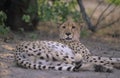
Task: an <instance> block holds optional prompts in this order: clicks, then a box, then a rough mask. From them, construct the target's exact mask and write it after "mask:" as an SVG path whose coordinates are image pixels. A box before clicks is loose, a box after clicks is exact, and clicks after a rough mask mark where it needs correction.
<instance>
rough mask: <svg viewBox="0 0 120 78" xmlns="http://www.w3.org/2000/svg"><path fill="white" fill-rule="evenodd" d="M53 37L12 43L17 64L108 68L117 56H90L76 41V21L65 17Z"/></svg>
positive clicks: (35, 67) (103, 70) (107, 70)
mask: <svg viewBox="0 0 120 78" xmlns="http://www.w3.org/2000/svg"><path fill="white" fill-rule="evenodd" d="M58 29H59V38H60V39H59V40H57V41H47V40H43V41H42V40H38V41H23V42H21V43H20V44H18V45H17V46H16V50H15V51H16V52H15V60H16V62H17V64H18V65H19V66H22V67H25V68H31V69H40V70H47V69H49V70H50V69H52V70H65V71H81V70H94V71H97V72H98V71H99V72H111V71H112V69H113V68H114V67H115V65H116V64H120V58H110V57H100V56H93V55H92V54H91V53H90V51H89V50H88V49H87V48H86V47H85V46H84V45H83V44H82V43H81V42H80V40H79V38H80V30H81V27H80V25H79V24H77V23H75V22H74V21H73V20H71V19H70V20H67V21H66V22H64V23H63V24H61V25H60V26H59V27H58Z"/></svg>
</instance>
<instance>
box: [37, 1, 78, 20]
mask: <svg viewBox="0 0 120 78" xmlns="http://www.w3.org/2000/svg"><path fill="white" fill-rule="evenodd" d="M76 5H77V1H76V0H71V1H68V2H65V1H64V0H54V1H53V2H52V1H48V0H38V15H39V19H40V20H41V21H54V22H57V21H65V20H66V19H67V17H69V16H71V17H72V18H74V20H75V21H78V20H80V12H78V10H76Z"/></svg>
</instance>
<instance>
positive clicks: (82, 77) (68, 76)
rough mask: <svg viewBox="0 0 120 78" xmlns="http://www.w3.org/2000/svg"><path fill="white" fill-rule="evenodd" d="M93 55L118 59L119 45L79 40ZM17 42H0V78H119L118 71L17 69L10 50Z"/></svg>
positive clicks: (119, 73) (119, 55)
mask: <svg viewBox="0 0 120 78" xmlns="http://www.w3.org/2000/svg"><path fill="white" fill-rule="evenodd" d="M81 42H82V43H83V44H85V45H86V47H87V48H89V49H90V51H91V52H92V54H93V55H99V56H112V57H120V44H113V43H106V42H100V41H97V40H91V39H89V40H88V39H81ZM15 44H17V42H11V43H5V42H0V78H120V70H117V69H114V71H113V72H112V73H103V72H102V73H101V72H94V71H80V72H68V71H54V70H46V71H45V70H32V69H25V68H21V67H18V66H17V65H16V64H15V61H14V58H13V54H14V51H12V49H13V48H14V47H15Z"/></svg>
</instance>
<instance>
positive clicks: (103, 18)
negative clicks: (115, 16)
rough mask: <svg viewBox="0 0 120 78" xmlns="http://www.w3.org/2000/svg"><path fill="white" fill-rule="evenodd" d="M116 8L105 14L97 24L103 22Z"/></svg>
mask: <svg viewBox="0 0 120 78" xmlns="http://www.w3.org/2000/svg"><path fill="white" fill-rule="evenodd" d="M116 7H117V6H115V7H114V8H113V9H112V10H111V11H110V12H109V13H107V14H106V15H105V16H104V17H102V18H101V20H100V21H99V22H102V21H103V20H105V18H106V17H107V16H109V15H110V14H111V13H113V12H114V10H115V8H116Z"/></svg>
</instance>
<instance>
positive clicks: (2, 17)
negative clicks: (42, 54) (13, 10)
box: [0, 11, 10, 35]
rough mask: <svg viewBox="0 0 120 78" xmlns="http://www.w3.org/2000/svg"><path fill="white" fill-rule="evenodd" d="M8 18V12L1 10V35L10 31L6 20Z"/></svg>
mask: <svg viewBox="0 0 120 78" xmlns="http://www.w3.org/2000/svg"><path fill="white" fill-rule="evenodd" d="M6 19H7V16H6V14H5V13H4V12H3V11H0V35H6V34H8V33H9V31H10V29H9V27H6V26H5V24H4V21H5V20H6Z"/></svg>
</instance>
